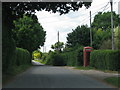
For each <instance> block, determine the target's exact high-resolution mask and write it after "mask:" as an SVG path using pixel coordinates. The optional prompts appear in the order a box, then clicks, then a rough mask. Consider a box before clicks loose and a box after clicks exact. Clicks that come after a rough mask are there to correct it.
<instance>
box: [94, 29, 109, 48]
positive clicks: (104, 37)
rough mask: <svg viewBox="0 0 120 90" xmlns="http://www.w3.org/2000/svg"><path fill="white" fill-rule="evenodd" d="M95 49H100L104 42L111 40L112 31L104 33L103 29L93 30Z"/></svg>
mask: <svg viewBox="0 0 120 90" xmlns="http://www.w3.org/2000/svg"><path fill="white" fill-rule="evenodd" d="M93 32H94V33H93V48H94V49H99V48H100V47H101V45H102V44H103V42H104V41H108V40H109V39H111V31H110V30H106V31H103V30H102V29H101V28H99V29H98V30H93Z"/></svg>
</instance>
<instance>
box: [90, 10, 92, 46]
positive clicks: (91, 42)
mask: <svg viewBox="0 0 120 90" xmlns="http://www.w3.org/2000/svg"><path fill="white" fill-rule="evenodd" d="M90 46H91V47H92V28H91V11H90Z"/></svg>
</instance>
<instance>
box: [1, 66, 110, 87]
mask: <svg viewBox="0 0 120 90" xmlns="http://www.w3.org/2000/svg"><path fill="white" fill-rule="evenodd" d="M3 88H112V87H111V86H110V85H108V84H105V83H103V82H100V81H97V80H95V79H93V78H90V77H88V76H85V75H83V74H81V73H80V72H78V70H72V69H67V68H64V67H54V66H33V67H31V68H30V69H28V70H27V71H25V72H24V73H22V74H19V75H17V76H16V77H15V78H14V80H12V81H11V82H9V83H7V84H6V85H5V86H3Z"/></svg>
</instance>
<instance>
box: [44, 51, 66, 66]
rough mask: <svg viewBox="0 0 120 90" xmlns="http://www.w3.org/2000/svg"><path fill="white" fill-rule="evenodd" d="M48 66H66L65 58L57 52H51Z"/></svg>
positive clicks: (47, 61) (47, 62)
mask: <svg viewBox="0 0 120 90" xmlns="http://www.w3.org/2000/svg"><path fill="white" fill-rule="evenodd" d="M46 64H47V65H53V66H64V65H65V62H64V59H63V57H62V56H61V55H60V54H59V53H56V52H51V53H50V54H49V56H48V57H47V60H46Z"/></svg>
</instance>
